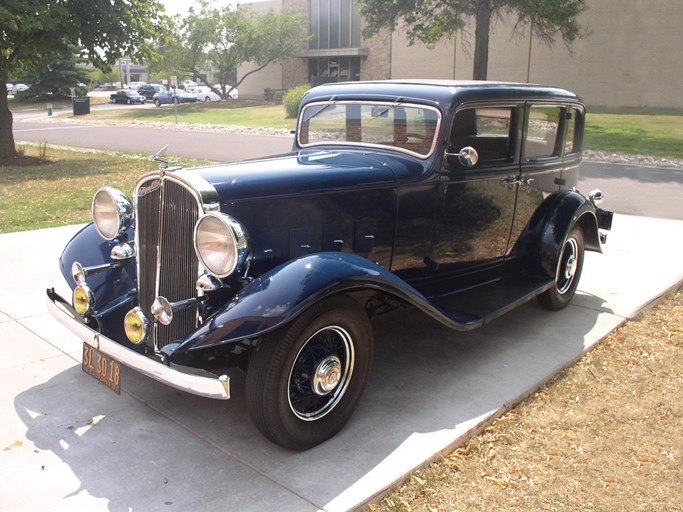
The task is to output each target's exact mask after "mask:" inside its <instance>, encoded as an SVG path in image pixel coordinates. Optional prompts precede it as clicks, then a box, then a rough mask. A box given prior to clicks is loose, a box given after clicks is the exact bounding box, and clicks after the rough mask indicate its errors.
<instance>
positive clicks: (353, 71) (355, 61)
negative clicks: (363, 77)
mask: <svg viewBox="0 0 683 512" xmlns="http://www.w3.org/2000/svg"><path fill="white" fill-rule="evenodd" d="M308 70H309V77H310V82H311V85H313V86H316V85H320V84H325V83H328V82H348V81H356V80H360V57H313V58H310V59H308Z"/></svg>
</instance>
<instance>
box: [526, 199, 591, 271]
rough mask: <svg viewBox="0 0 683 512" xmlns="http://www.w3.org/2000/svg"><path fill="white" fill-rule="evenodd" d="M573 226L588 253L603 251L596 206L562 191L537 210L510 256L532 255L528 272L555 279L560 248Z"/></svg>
mask: <svg viewBox="0 0 683 512" xmlns="http://www.w3.org/2000/svg"><path fill="white" fill-rule="evenodd" d="M574 226H580V227H581V230H582V231H583V236H584V243H585V247H586V249H587V250H589V251H596V252H602V247H601V245H600V237H599V232H598V221H597V218H596V215H595V207H594V206H593V204H592V203H591V202H590V201H589V200H588V199H587V198H586V197H584V196H583V195H581V194H580V193H578V192H576V191H573V190H565V191H562V192H560V193H559V194H556V195H553V196H551V197H549V198H548V199H547V200H546V202H545V203H544V204H543V205H542V206H541V207H540V208H539V209H538V210H537V212H536V214H535V215H534V217H533V218H532V219H531V221H530V222H529V225H528V226H527V228H526V229H525V230H524V233H523V234H522V236H521V237H520V239H519V241H518V243H517V244H516V245H515V248H514V250H513V254H516V255H523V254H527V255H531V256H532V257H531V258H530V260H529V266H528V267H527V271H528V272H529V273H531V274H534V275H547V276H549V277H554V276H555V270H556V268H557V262H558V259H559V257H560V252H561V249H562V246H563V245H564V242H565V239H566V238H567V236H568V235H569V232H570V231H571V230H572V229H573V228H574Z"/></svg>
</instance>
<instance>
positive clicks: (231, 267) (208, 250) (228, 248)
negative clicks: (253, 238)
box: [194, 212, 248, 277]
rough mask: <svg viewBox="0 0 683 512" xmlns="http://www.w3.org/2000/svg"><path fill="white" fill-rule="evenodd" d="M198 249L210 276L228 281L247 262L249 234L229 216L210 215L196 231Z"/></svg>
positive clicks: (208, 214) (195, 246)
mask: <svg viewBox="0 0 683 512" xmlns="http://www.w3.org/2000/svg"><path fill="white" fill-rule="evenodd" d="M194 249H195V251H196V253H197V257H198V258H199V261H201V263H202V265H203V266H204V268H205V269H206V271H207V272H209V273H210V274H212V275H214V276H216V277H226V276H229V275H230V274H232V273H233V272H234V271H235V268H237V266H238V265H239V264H241V263H243V261H244V259H245V258H246V255H247V252H248V244H247V236H246V232H245V230H244V228H243V227H242V226H241V225H240V223H239V222H237V221H236V220H235V219H233V218H232V217H230V216H229V215H225V214H224V213H218V212H211V213H207V214H206V215H204V216H203V217H202V218H201V219H199V220H198V221H197V225H196V226H195V228H194Z"/></svg>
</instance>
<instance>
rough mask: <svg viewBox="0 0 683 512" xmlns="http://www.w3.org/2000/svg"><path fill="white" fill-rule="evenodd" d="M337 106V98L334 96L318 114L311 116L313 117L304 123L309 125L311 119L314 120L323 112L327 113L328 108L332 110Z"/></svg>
mask: <svg viewBox="0 0 683 512" xmlns="http://www.w3.org/2000/svg"><path fill="white" fill-rule="evenodd" d="M336 104H337V97H336V96H332V97H331V98H330V99H329V101H328V102H327V104H326V105H325V106H324V107H322V108H321V109H320V110H318V111H317V112H315V113H313V114H311V117H309V118H308V119H304V120H303V122H305V123H308V122H309V121H310V120H311V119H313V118H314V117H317V116H319V115H320V114H322V113H323V112H325V111H326V110H327V109H328V108H330V107H331V106H333V105H336Z"/></svg>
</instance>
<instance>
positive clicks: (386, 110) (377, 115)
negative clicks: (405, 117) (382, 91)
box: [372, 98, 403, 119]
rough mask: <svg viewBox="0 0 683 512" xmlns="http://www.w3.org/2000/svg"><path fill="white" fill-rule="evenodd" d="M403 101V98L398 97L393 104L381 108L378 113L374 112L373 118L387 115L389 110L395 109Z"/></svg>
mask: <svg viewBox="0 0 683 512" xmlns="http://www.w3.org/2000/svg"><path fill="white" fill-rule="evenodd" d="M402 102H403V98H396V101H394V102H393V103H392V104H391V105H389V106H388V107H386V108H384V109H382V110H380V111H379V112H378V113H376V114H373V115H372V118H373V119H377V118H378V117H384V115H386V113H387V112H389V111H390V110H393V109H395V108H396V107H398V106H399V105H400V104H401V103H402Z"/></svg>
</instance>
